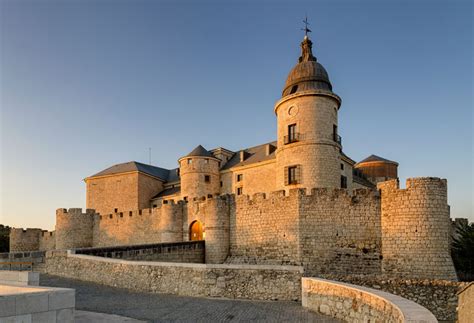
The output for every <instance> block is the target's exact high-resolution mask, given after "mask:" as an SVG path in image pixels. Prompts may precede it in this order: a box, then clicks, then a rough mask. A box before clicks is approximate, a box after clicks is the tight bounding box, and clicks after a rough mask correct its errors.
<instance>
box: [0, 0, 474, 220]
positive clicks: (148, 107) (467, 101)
mask: <svg viewBox="0 0 474 323" xmlns="http://www.w3.org/2000/svg"><path fill="white" fill-rule="evenodd" d="M224 3H225V4H224ZM0 9H1V14H0V24H1V25H0V27H1V66H0V67H1V151H0V152H1V178H0V181H1V201H0V202H1V213H0V223H3V224H7V225H11V226H16V227H42V228H47V229H52V228H53V227H54V221H55V209H56V208H60V207H65V208H69V207H85V184H84V182H83V181H82V180H83V178H85V177H86V176H89V175H91V174H93V173H95V172H98V171H100V170H102V169H104V168H106V167H109V166H111V165H113V164H116V163H121V162H126V161H131V160H136V161H141V162H148V147H152V150H153V154H152V155H153V157H152V163H153V164H154V165H159V166H162V167H168V168H171V167H176V166H177V159H178V158H179V157H181V156H183V155H184V154H186V153H188V152H189V151H190V150H191V149H192V148H194V147H195V146H196V145H197V144H202V145H203V146H205V147H206V148H208V149H212V148H215V147H217V146H223V147H226V148H228V149H233V150H237V149H240V148H245V147H249V146H253V145H257V144H261V143H264V142H267V141H271V140H273V139H275V137H276V118H275V115H274V114H273V105H274V103H275V102H276V101H277V100H278V99H279V97H280V95H281V90H282V87H283V84H284V82H285V78H286V76H287V74H288V72H289V71H290V69H291V68H292V66H293V65H294V64H295V63H296V61H297V58H298V55H299V43H300V41H301V40H302V37H303V34H302V31H301V30H300V28H301V27H302V23H301V21H302V19H303V18H304V16H305V14H308V17H309V20H310V22H311V26H310V27H311V29H312V30H313V33H312V34H311V38H312V40H313V42H314V48H313V49H314V52H315V55H316V56H317V58H318V60H319V61H320V62H321V63H322V64H323V65H324V66H325V67H326V69H327V70H328V72H329V76H330V79H331V81H332V84H333V88H334V91H335V92H336V93H337V94H338V95H340V96H341V97H342V99H343V104H342V107H341V109H340V113H339V118H340V119H339V129H340V132H341V135H342V137H343V145H344V150H345V152H346V153H347V154H348V155H349V156H350V157H352V158H353V159H355V160H356V161H358V160H361V159H363V158H365V157H367V156H368V155H370V154H377V155H380V156H382V157H385V158H388V159H392V160H396V161H398V162H399V163H400V167H399V175H400V178H401V180H402V183H403V184H402V185H403V186H404V185H405V184H404V181H405V179H406V178H407V177H415V176H438V177H443V178H447V179H448V185H449V203H450V205H451V216H452V217H468V218H470V220H471V221H472V220H474V216H473V181H474V180H473V167H474V166H473V94H472V93H473V87H472V86H473V83H472V77H473V65H472V63H473V62H472V55H473V52H472V51H473V47H472V45H473V43H472V38H473V25H472V20H473V8H472V4H471V2H470V1H441V2H437V1H403V2H401V1H357V2H356V1H309V2H298V1H285V2H283V1H240V2H225V1H215V2H205V1H131V0H130V1H106V0H104V1H91V0H87V1H78V0H77V1H40V0H37V1H26V0H23V1H7V0H0Z"/></svg>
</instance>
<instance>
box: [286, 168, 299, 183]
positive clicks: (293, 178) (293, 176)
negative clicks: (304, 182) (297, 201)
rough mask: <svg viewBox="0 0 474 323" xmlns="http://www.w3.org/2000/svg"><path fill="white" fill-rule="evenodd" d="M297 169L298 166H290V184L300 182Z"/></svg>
mask: <svg viewBox="0 0 474 323" xmlns="http://www.w3.org/2000/svg"><path fill="white" fill-rule="evenodd" d="M296 169H297V166H291V167H288V184H297V183H298V180H297V178H296Z"/></svg>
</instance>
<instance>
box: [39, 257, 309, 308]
mask: <svg viewBox="0 0 474 323" xmlns="http://www.w3.org/2000/svg"><path fill="white" fill-rule="evenodd" d="M44 269H45V272H46V273H49V274H52V275H58V276H62V277H69V278H74V279H80V280H84V281H91V282H95V283H99V284H104V285H108V286H114V287H119V288H126V289H131V290H136V291H141V292H152V293H169V294H177V295H185V296H200V297H227V298H241V299H256V300H300V299H301V276H302V274H303V268H302V267H298V266H252V265H209V264H188V263H165V262H144V261H129V260H118V259H110V258H102V257H95V256H88V255H79V254H73V253H72V252H71V251H63V250H61V251H48V252H47V254H46V262H45V267H44Z"/></svg>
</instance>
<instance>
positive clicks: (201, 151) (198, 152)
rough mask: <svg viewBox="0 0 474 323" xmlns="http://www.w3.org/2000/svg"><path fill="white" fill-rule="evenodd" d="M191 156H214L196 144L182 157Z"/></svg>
mask: <svg viewBox="0 0 474 323" xmlns="http://www.w3.org/2000/svg"><path fill="white" fill-rule="evenodd" d="M192 156H199V157H214V155H213V154H211V153H210V152H209V151H208V150H207V149H206V148H204V147H203V146H201V145H198V146H197V147H196V148H194V149H193V151H191V152H190V153H189V154H187V155H186V156H184V157H192Z"/></svg>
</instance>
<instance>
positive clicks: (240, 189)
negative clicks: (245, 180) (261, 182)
mask: <svg viewBox="0 0 474 323" xmlns="http://www.w3.org/2000/svg"><path fill="white" fill-rule="evenodd" d="M242 192H243V188H242V187H237V195H242Z"/></svg>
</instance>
